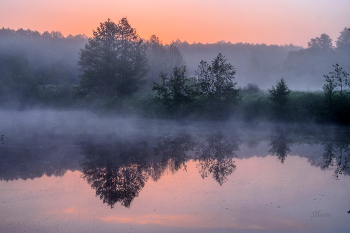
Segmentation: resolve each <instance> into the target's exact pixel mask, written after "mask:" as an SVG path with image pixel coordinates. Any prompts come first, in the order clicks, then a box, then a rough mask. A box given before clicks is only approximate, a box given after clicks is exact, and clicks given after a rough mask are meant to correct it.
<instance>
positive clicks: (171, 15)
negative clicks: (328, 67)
mask: <svg viewBox="0 0 350 233" xmlns="http://www.w3.org/2000/svg"><path fill="white" fill-rule="evenodd" d="M122 17H127V18H128V20H129V23H130V24H131V26H132V27H134V28H136V30H137V32H138V34H139V35H140V36H141V37H143V38H146V39H148V38H149V37H150V36H151V35H152V34H155V35H157V36H158V37H159V38H160V39H161V40H162V41H163V42H164V43H169V42H171V41H173V40H176V39H179V40H181V41H187V42H189V43H193V42H201V43H215V42H217V41H221V40H224V41H226V42H228V41H230V42H231V43H237V42H243V43H244V42H247V43H265V44H278V45H283V44H291V43H292V44H294V45H300V46H304V47H306V46H307V42H308V41H310V39H311V38H315V37H317V36H320V35H321V33H326V34H328V35H329V36H331V38H332V39H333V41H335V40H336V39H337V37H339V33H340V31H342V30H343V29H344V28H345V27H350V0H210V1H209V0H176V1H175V0H60V1H53V0H0V28H2V27H4V28H11V29H18V28H23V29H31V30H37V31H39V32H41V33H42V32H44V31H50V32H51V31H53V30H55V31H60V32H62V33H63V35H64V36H67V35H69V34H72V35H76V34H85V35H87V36H89V37H91V36H92V30H93V29H96V28H97V27H98V26H99V23H100V22H103V21H106V20H107V18H110V19H111V20H112V21H114V22H116V23H117V22H118V21H119V20H120V19H121V18H122Z"/></svg>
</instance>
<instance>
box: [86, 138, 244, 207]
mask: <svg viewBox="0 0 350 233" xmlns="http://www.w3.org/2000/svg"><path fill="white" fill-rule="evenodd" d="M238 145H239V144H238V142H237V141H236V140H231V141H230V140H227V139H226V138H225V137H224V136H223V134H222V133H220V132H219V133H214V134H212V135H210V136H209V137H208V138H207V140H206V141H204V142H201V141H199V140H198V141H195V140H193V138H192V136H191V135H190V134H188V133H178V134H177V135H175V136H173V135H172V136H161V137H158V138H156V139H152V138H151V137H148V138H147V140H146V139H144V138H136V139H135V138H134V139H117V140H114V141H111V142H109V143H107V142H94V141H86V142H85V143H82V152H83V155H84V156H85V159H84V160H83V161H82V163H81V165H82V168H83V178H84V179H86V180H87V182H88V183H89V184H90V185H91V187H92V188H93V189H95V190H96V195H97V196H99V197H100V199H101V200H103V202H104V203H107V205H109V206H110V207H111V208H113V207H114V205H115V204H116V203H117V202H119V203H120V204H121V205H123V206H125V207H130V205H131V203H132V201H133V200H134V198H135V197H137V196H138V195H139V193H140V191H141V190H142V188H143V187H144V186H145V183H146V182H147V180H148V178H149V177H152V179H153V180H154V181H157V180H159V179H160V178H161V176H162V175H163V174H164V172H165V171H166V170H169V171H171V172H172V173H175V172H177V171H178V170H180V169H184V170H186V163H187V162H188V161H189V160H191V159H195V158H194V157H193V156H192V157H191V156H190V153H191V151H192V154H193V155H194V154H195V152H196V155H197V156H198V158H197V159H198V162H199V166H200V167H201V168H200V174H201V176H202V177H203V178H204V177H207V176H208V175H209V174H213V178H214V179H215V180H216V181H217V182H218V183H219V184H220V185H222V184H223V183H224V182H225V181H226V180H227V176H228V175H230V174H232V173H233V171H234V170H235V168H236V166H235V165H234V161H233V160H232V158H233V157H235V156H236V155H235V154H234V151H236V150H238Z"/></svg>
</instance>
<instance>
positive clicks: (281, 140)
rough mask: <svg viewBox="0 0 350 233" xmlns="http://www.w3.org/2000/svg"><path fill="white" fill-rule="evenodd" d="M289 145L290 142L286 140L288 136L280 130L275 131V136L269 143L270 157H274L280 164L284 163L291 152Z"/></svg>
mask: <svg viewBox="0 0 350 233" xmlns="http://www.w3.org/2000/svg"><path fill="white" fill-rule="evenodd" d="M289 144H291V142H290V140H289V139H288V135H287V134H286V133H285V132H284V131H283V130H282V129H277V130H276V135H275V136H273V137H272V139H271V141H270V143H269V147H270V150H269V151H268V152H269V153H271V155H276V156H277V158H278V159H279V160H280V161H281V163H284V161H285V160H286V157H287V155H288V153H290V152H291V149H290V148H289Z"/></svg>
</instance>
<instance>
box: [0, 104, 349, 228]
mask: <svg viewBox="0 0 350 233" xmlns="http://www.w3.org/2000/svg"><path fill="white" fill-rule="evenodd" d="M0 135H3V136H2V138H1V141H0V193H1V195H0V203H1V208H0V232H349V231H350V213H348V211H349V210H350V176H349V175H350V169H349V165H350V130H349V129H348V128H342V127H336V126H315V125H309V124H304V125H282V124H269V123H257V122H254V123H247V122H246V123H244V122H234V121H228V122H190V121H186V122H175V121H167V120H154V119H148V120H144V119H140V118H138V117H106V116H99V115H97V114H93V113H91V112H84V111H50V110H37V111H36V110H32V111H22V112H12V111H1V114H0Z"/></svg>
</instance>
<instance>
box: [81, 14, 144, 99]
mask: <svg viewBox="0 0 350 233" xmlns="http://www.w3.org/2000/svg"><path fill="white" fill-rule="evenodd" d="M79 65H80V67H81V69H82V71H83V74H82V75H81V76H80V79H81V83H80V84H81V88H82V91H83V92H84V93H85V94H96V95H98V96H99V97H114V96H116V97H124V96H127V95H130V94H132V93H134V92H136V91H138V90H139V89H140V87H141V86H142V85H143V84H144V82H145V80H144V77H145V75H146V74H147V58H146V45H145V44H144V43H143V41H142V39H140V37H139V36H138V35H137V33H136V30H135V29H134V28H132V27H131V26H130V24H129V22H128V20H127V19H126V18H122V19H121V20H120V21H119V23H118V24H115V23H114V22H112V21H111V20H110V19H108V20H107V21H105V22H103V23H100V26H99V27H98V28H97V30H96V31H94V32H93V37H92V38H91V39H89V42H88V43H87V44H86V45H85V48H84V49H82V50H81V52H80V61H79Z"/></svg>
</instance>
